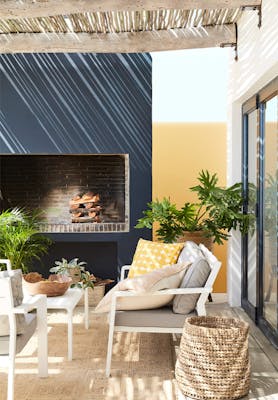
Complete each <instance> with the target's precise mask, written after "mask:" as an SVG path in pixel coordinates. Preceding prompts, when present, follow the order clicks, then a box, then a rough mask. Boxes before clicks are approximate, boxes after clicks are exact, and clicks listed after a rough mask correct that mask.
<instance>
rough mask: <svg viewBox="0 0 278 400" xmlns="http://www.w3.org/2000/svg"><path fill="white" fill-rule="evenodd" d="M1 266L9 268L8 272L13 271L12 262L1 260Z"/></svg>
mask: <svg viewBox="0 0 278 400" xmlns="http://www.w3.org/2000/svg"><path fill="white" fill-rule="evenodd" d="M0 264H5V265H6V267H7V271H11V270H12V264H11V262H10V260H8V259H6V258H0Z"/></svg>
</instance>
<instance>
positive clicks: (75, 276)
mask: <svg viewBox="0 0 278 400" xmlns="http://www.w3.org/2000/svg"><path fill="white" fill-rule="evenodd" d="M68 275H69V276H70V277H71V279H72V283H78V282H80V281H81V271H80V268H78V267H76V268H68Z"/></svg>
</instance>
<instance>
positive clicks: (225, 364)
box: [175, 317, 250, 400]
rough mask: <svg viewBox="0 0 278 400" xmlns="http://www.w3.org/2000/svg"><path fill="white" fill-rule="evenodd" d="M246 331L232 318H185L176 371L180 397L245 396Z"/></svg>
mask: <svg viewBox="0 0 278 400" xmlns="http://www.w3.org/2000/svg"><path fill="white" fill-rule="evenodd" d="M248 330H249V326H248V324H247V323H245V322H243V321H240V320H238V319H234V318H222V317H190V318H187V319H186V321H185V324H184V328H183V333H182V338H181V343H180V351H179V355H178V359H177V363H176V369H175V374H176V380H177V382H178V385H179V388H180V390H181V391H182V393H183V394H184V395H185V396H188V397H191V398H193V399H202V400H208V399H209V400H232V399H238V398H240V397H243V396H245V395H247V394H248V391H249V385H250V362H249V355H248Z"/></svg>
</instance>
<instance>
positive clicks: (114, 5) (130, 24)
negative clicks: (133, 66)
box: [0, 0, 261, 53]
mask: <svg viewBox="0 0 278 400" xmlns="http://www.w3.org/2000/svg"><path fill="white" fill-rule="evenodd" d="M260 6H261V0H207V1H205V0H157V1H155V0H153V1H149V0H141V1H134V0H133V1H132V0H118V1H117V0H114V1H113V0H102V1H93V0H90V1H86V0H79V1H76V0H63V1H62V0H60V1H58V0H17V1H12V0H0V51H1V52H2V53H16V52H55V51H56V52H59V51H64V52H71V51H82V52H83V51H89V52H114V51H115V52H144V51H156V50H171V49H183V48H195V47H213V46H226V45H230V46H234V45H235V44H236V39H237V32H236V23H237V21H238V20H239V18H240V17H241V15H242V13H243V12H244V9H246V8H248V9H250V8H251V9H258V8H260Z"/></svg>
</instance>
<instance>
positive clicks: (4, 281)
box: [0, 277, 14, 315]
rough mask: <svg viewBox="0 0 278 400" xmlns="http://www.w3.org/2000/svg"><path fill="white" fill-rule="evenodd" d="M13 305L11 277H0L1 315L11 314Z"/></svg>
mask: <svg viewBox="0 0 278 400" xmlns="http://www.w3.org/2000/svg"><path fill="white" fill-rule="evenodd" d="M13 307H14V300H13V292H12V285H11V278H8V277H7V278H0V315H8V314H10V312H11V310H12V308H13Z"/></svg>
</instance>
